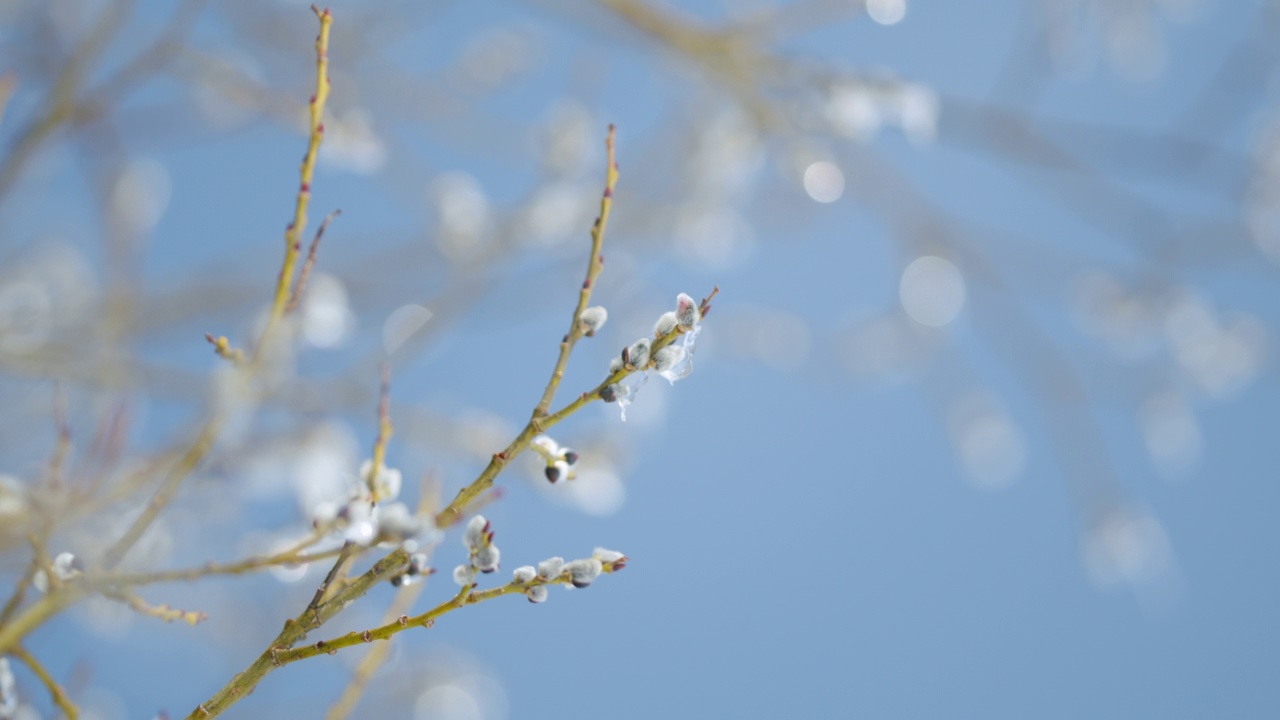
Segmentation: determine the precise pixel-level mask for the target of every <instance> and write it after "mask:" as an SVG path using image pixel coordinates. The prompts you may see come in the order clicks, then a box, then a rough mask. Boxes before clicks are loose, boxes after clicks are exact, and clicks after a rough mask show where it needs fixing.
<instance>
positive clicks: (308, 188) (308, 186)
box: [299, 183, 311, 193]
mask: <svg viewBox="0 0 1280 720" xmlns="http://www.w3.org/2000/svg"><path fill="white" fill-rule="evenodd" d="M299 191H300V192H304V193H309V192H311V183H302V187H301V188H300V189H299Z"/></svg>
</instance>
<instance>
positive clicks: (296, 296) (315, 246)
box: [284, 210, 342, 313]
mask: <svg viewBox="0 0 1280 720" xmlns="http://www.w3.org/2000/svg"><path fill="white" fill-rule="evenodd" d="M341 214H342V210H334V211H333V212H331V213H329V214H328V215H325V216H324V220H321V221H320V227H318V228H316V236H315V237H313V238H311V247H310V248H307V259H306V260H304V261H303V262H302V269H301V270H299V271H298V283H297V284H296V285H295V286H294V288H293V294H292V295H291V296H290V297H289V304H288V305H286V306H285V308H284V311H285V313H291V312H293V311H294V310H297V309H298V303H299V302H300V301H301V300H302V293H303V292H305V291H306V289H307V280H308V279H309V278H310V277H311V268H313V267H315V264H316V251H317V250H319V249H320V239H321V238H323V237H324V231H325V230H327V229H328V228H329V223H330V222H331V221H332V220H333V219H334V218H335V217H337V216H339V215H341Z"/></svg>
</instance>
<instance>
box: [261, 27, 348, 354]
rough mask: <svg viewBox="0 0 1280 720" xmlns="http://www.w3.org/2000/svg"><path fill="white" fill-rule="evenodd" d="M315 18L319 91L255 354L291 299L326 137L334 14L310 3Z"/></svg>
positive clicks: (312, 101) (315, 97)
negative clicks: (268, 310)
mask: <svg viewBox="0 0 1280 720" xmlns="http://www.w3.org/2000/svg"><path fill="white" fill-rule="evenodd" d="M311 9H312V11H313V12H315V14H316V17H317V18H319V19H320V34H319V35H317V36H316V92H315V95H312V96H311V104H310V109H311V125H310V134H309V136H308V140H307V154H306V155H304V156H303V158H302V168H301V170H300V171H299V174H300V175H301V176H302V182H301V184H299V186H298V196H297V200H296V201H295V202H294V208H293V222H291V223H289V227H288V228H287V229H286V230H285V233H284V264H283V265H281V267H280V277H279V279H278V280H277V281H276V294H275V297H274V298H273V299H272V301H271V314H270V315H268V316H267V326H266V329H265V330H264V331H263V333H262V341H261V342H259V344H258V347H257V349H256V351H255V356H256V357H260V356H261V353H262V350H263V345H264V344H265V343H266V340H267V338H268V337H269V336H270V335H271V333H272V329H273V328H274V326H275V325H276V324H277V323H279V322H280V319H281V318H282V317H284V311H285V306H286V305H287V304H288V302H289V295H290V288H292V287H293V271H294V265H296V264H297V262H298V255H299V254H300V253H301V252H302V233H303V231H305V230H306V228H307V206H308V205H310V203H311V180H312V178H313V177H314V176H315V169H316V157H317V156H318V155H319V153H320V141H321V140H323V139H324V105H325V102H326V101H327V100H328V99H329V28H330V26H331V25H332V24H333V15H332V14H331V13H330V12H329V10H328V9H325V10H320V9H319V8H317V7H316V6H315V5H312V6H311Z"/></svg>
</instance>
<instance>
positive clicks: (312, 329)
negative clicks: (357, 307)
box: [298, 272, 356, 348]
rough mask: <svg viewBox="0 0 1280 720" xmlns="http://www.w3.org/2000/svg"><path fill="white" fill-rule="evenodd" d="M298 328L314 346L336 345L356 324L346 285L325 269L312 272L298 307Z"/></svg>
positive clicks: (340, 343)
mask: <svg viewBox="0 0 1280 720" xmlns="http://www.w3.org/2000/svg"><path fill="white" fill-rule="evenodd" d="M298 316H299V322H298V331H299V333H300V334H301V336H302V340H303V342H305V343H307V344H308V345H310V346H312V347H317V348H336V347H339V346H341V345H342V344H343V343H344V342H346V340H347V338H349V337H350V336H351V333H352V332H353V331H354V330H355V327H356V315H355V312H354V311H353V310H352V309H351V299H350V295H349V294H348V293H347V286H346V285H345V284H344V283H343V282H342V281H341V280H339V279H338V278H337V277H335V276H333V275H330V274H328V273H323V272H317V273H314V274H312V276H311V279H310V280H309V281H308V282H307V287H306V289H305V290H304V291H303V297H302V305H301V306H300V307H299V314H298Z"/></svg>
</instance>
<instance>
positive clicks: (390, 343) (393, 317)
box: [382, 303, 432, 355]
mask: <svg viewBox="0 0 1280 720" xmlns="http://www.w3.org/2000/svg"><path fill="white" fill-rule="evenodd" d="M431 317H432V312H431V310H430V309H428V308H426V307H423V306H422V305H415V304H412V303H410V304H408V305H401V306H400V307H398V308H396V309H395V310H392V311H391V314H390V315H388V316H387V319H386V321H385V322H383V323H382V349H383V350H384V351H385V352H386V353H387V355H390V354H392V353H394V352H395V351H396V350H399V349H400V346H401V345H404V344H405V342H407V341H408V340H409V339H410V338H412V337H413V336H414V335H415V334H416V333H417V332H418V331H419V330H421V329H422V328H423V326H425V325H426V324H427V322H428V321H430V320H431Z"/></svg>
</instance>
